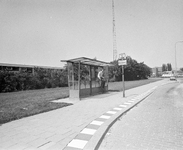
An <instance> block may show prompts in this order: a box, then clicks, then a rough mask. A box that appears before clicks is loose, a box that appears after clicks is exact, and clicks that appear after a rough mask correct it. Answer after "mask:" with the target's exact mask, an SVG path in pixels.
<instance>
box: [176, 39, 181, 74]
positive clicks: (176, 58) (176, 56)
mask: <svg viewBox="0 0 183 150" xmlns="http://www.w3.org/2000/svg"><path fill="white" fill-rule="evenodd" d="M181 42H183V41H178V42H176V43H175V72H177V58H176V57H177V54H176V47H177V44H178V43H181Z"/></svg>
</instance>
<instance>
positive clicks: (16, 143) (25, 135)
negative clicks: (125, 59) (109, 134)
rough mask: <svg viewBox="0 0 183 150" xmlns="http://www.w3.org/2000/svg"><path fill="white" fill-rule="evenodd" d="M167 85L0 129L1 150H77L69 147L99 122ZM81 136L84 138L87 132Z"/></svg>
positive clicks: (77, 105)
mask: <svg viewBox="0 0 183 150" xmlns="http://www.w3.org/2000/svg"><path fill="white" fill-rule="evenodd" d="M168 82H169V81H168V80H166V79H165V80H161V81H158V82H153V83H151V84H147V85H144V86H141V87H137V88H133V89H130V90H127V91H126V98H123V94H122V92H118V93H115V92H112V93H107V94H102V95H97V96H93V97H90V98H85V99H82V100H81V101H79V102H77V103H74V105H71V106H68V107H64V108H61V109H57V110H54V111H50V112H46V113H42V114H38V115H35V116H31V117H27V118H23V119H19V120H16V121H12V122H10V123H6V124H3V125H0V143H1V144H0V150H35V149H38V150H43V149H47V150H58V149H59V150H61V149H64V148H65V149H76V148H72V145H71V147H68V144H69V143H70V142H71V141H72V140H73V139H74V138H75V137H76V136H77V135H78V134H79V133H80V132H81V131H82V130H83V129H84V128H85V127H86V126H88V125H89V124H91V122H92V121H94V120H95V119H96V118H99V116H102V115H103V114H104V113H105V112H107V111H109V110H111V109H113V108H114V107H116V106H118V105H120V104H122V103H125V102H126V101H129V100H131V99H132V98H134V97H138V95H141V94H143V93H144V92H147V91H148V90H149V89H152V88H154V87H156V86H161V85H163V84H166V83H168ZM99 122H100V121H98V123H99ZM95 123H96V121H95ZM93 126H96V124H94V125H93ZM90 131H93V130H90ZM90 131H87V132H90ZM82 132H83V134H85V131H82ZM93 134H94V133H93ZM90 135H92V134H90ZM82 138H83V137H82ZM85 138H88V136H87V135H86V136H85ZM88 139H89V138H88ZM85 145H86V143H85ZM86 146H87V145H86ZM80 149H82V148H80Z"/></svg>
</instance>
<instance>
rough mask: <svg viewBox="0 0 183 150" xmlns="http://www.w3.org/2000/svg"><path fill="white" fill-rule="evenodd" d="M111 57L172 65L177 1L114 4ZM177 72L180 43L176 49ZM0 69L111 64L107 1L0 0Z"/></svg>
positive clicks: (181, 24)
mask: <svg viewBox="0 0 183 150" xmlns="http://www.w3.org/2000/svg"><path fill="white" fill-rule="evenodd" d="M114 2H115V18H116V41H117V53H118V55H119V54H120V53H126V54H127V55H128V56H131V57H132V58H133V59H136V60H137V61H138V62H144V63H145V64H147V65H148V66H150V67H155V66H162V64H163V63H171V64H172V66H173V67H174V65H175V43H176V42H177V41H183V0H114ZM176 51H177V66H178V67H183V59H182V58H183V42H182V43H178V44H177V48H176ZM0 54H1V55H0V63H15V64H26V65H41V66H55V67H62V66H63V65H64V63H61V62H60V60H65V59H72V58H76V57H89V58H94V57H96V58H97V59H98V60H102V61H107V62H110V61H112V60H113V33H112V0H0Z"/></svg>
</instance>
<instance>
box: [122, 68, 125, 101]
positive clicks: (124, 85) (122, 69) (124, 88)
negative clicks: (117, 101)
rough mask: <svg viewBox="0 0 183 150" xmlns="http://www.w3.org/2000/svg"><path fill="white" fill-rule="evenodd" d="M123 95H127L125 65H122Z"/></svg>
mask: <svg viewBox="0 0 183 150" xmlns="http://www.w3.org/2000/svg"><path fill="white" fill-rule="evenodd" d="M122 83H123V97H125V81H124V66H123V65H122Z"/></svg>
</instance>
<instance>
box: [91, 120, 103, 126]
mask: <svg viewBox="0 0 183 150" xmlns="http://www.w3.org/2000/svg"><path fill="white" fill-rule="evenodd" d="M103 123H104V122H102V121H96V120H94V121H92V122H91V123H90V124H94V125H98V126H100V125H102V124H103Z"/></svg>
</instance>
